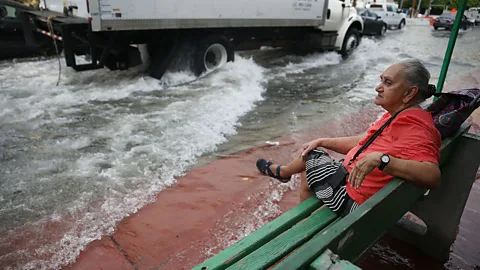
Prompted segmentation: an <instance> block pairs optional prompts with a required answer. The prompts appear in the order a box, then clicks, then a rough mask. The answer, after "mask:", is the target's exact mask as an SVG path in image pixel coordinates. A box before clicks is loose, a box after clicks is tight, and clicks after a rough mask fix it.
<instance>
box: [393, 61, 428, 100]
mask: <svg viewBox="0 0 480 270" xmlns="http://www.w3.org/2000/svg"><path fill="white" fill-rule="evenodd" d="M399 64H402V65H404V66H405V69H404V70H403V76H404V77H405V79H406V80H407V81H408V83H409V86H418V93H417V96H416V99H417V100H418V101H420V102H421V101H424V100H425V99H427V98H429V97H431V96H432V95H433V94H434V93H435V86H434V85H429V84H428V81H429V80H430V72H428V70H427V68H426V67H425V66H424V65H423V64H422V62H420V61H419V60H417V59H407V60H403V61H401V62H400V63H399Z"/></svg>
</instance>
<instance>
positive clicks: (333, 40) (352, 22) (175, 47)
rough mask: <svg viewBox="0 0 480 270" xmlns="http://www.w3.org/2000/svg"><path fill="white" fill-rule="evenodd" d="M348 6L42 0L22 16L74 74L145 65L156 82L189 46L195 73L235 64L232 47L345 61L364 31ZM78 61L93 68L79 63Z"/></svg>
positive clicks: (331, 1)
mask: <svg viewBox="0 0 480 270" xmlns="http://www.w3.org/2000/svg"><path fill="white" fill-rule="evenodd" d="M349 1H350V0H342V1H340V0H257V1H250V0H183V1H175V0H149V1H145V0H135V1H133V0H70V1H61V0H41V1H40V7H41V8H43V10H42V11H28V12H25V13H22V14H20V16H19V17H20V18H21V19H22V21H23V25H24V28H25V30H26V32H35V31H36V32H41V33H44V34H46V35H49V36H51V37H53V38H55V39H56V40H57V41H59V42H60V44H61V46H62V47H63V50H64V54H65V60H66V63H67V66H70V67H72V68H73V69H75V70H77V71H82V70H90V69H97V68H103V67H104V66H105V67H107V68H109V69H111V70H116V69H127V68H129V67H133V66H136V65H139V64H141V63H142V59H144V60H145V59H149V62H150V66H149V74H150V75H151V76H153V77H155V78H161V77H162V76H163V74H164V72H165V71H166V70H167V68H168V67H169V65H170V63H171V62H172V59H174V58H175V57H177V56H178V55H179V54H181V55H182V56H183V57H185V50H184V48H193V49H192V50H190V51H188V53H187V54H188V55H189V56H188V57H190V58H191V59H189V60H191V61H189V62H191V68H192V70H193V71H194V72H195V73H196V74H197V75H199V74H201V73H203V72H205V71H210V70H214V69H216V68H219V67H221V66H222V65H223V64H225V63H226V62H227V61H234V51H235V49H236V48H244V49H245V48H251V49H254V48H257V47H259V45H275V44H283V45H285V46H287V45H293V47H296V48H302V49H309V50H336V51H339V52H341V53H342V55H348V54H349V53H350V52H351V51H352V50H353V49H354V48H355V47H356V46H357V45H358V44H359V42H360V34H359V33H360V32H361V31H362V29H363V21H362V19H361V17H360V16H358V15H357V13H356V10H355V8H353V7H352V5H351V3H350V2H349ZM186 44H188V45H189V46H184V45H186ZM143 45H146V46H143ZM192 45H193V46H192ZM139 48H146V49H145V50H142V49H139ZM182 49H183V51H182ZM145 54H148V57H145ZM76 55H89V56H90V57H89V58H90V59H91V63H87V64H77V62H76V61H75V56H76Z"/></svg>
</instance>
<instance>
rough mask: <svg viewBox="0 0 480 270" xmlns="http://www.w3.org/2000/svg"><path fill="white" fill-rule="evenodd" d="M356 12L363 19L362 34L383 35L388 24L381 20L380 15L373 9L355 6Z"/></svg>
mask: <svg viewBox="0 0 480 270" xmlns="http://www.w3.org/2000/svg"><path fill="white" fill-rule="evenodd" d="M357 13H358V15H360V16H361V17H362V19H363V34H364V35H379V36H383V35H385V33H386V32H387V28H388V25H387V23H386V22H384V21H383V20H382V17H381V16H380V15H378V14H377V13H375V12H374V11H371V10H368V9H364V8H357Z"/></svg>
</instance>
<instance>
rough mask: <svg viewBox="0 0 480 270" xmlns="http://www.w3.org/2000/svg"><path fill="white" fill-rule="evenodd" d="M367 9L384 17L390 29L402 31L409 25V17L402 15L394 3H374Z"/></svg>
mask: <svg viewBox="0 0 480 270" xmlns="http://www.w3.org/2000/svg"><path fill="white" fill-rule="evenodd" d="M367 8H368V9H371V10H373V11H375V13H377V14H378V15H379V16H380V17H382V20H383V21H384V22H386V23H387V25H388V26H389V27H395V28H398V29H402V28H403V27H405V24H406V23H407V15H406V14H404V13H402V11H401V10H400V9H398V8H397V6H396V4H394V3H373V4H369V5H367Z"/></svg>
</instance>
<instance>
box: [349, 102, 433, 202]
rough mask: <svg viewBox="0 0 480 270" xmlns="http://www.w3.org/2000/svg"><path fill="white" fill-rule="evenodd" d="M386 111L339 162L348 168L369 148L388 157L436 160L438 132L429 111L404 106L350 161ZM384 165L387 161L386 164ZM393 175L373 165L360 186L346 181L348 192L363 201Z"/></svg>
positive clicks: (384, 184) (385, 119) (383, 120)
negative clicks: (352, 160) (404, 109)
mask: <svg viewBox="0 0 480 270" xmlns="http://www.w3.org/2000/svg"><path fill="white" fill-rule="evenodd" d="M390 117H391V116H390V113H388V112H387V113H385V114H384V115H383V116H382V118H381V119H380V120H378V121H377V122H375V123H374V124H373V125H372V126H370V128H369V129H368V130H367V136H366V137H365V139H363V140H362V141H360V142H359V143H358V145H357V146H356V147H354V148H353V149H351V150H350V151H349V152H348V153H347V155H346V157H345V161H344V163H343V165H344V166H345V167H347V169H348V172H351V171H352V169H353V167H354V166H355V163H356V162H357V161H358V160H361V159H362V158H363V157H364V156H365V155H367V154H369V153H371V152H381V153H385V154H388V155H390V156H392V157H396V158H400V159H405V160H416V161H429V162H433V163H436V164H438V160H439V158H440V146H441V143H442V142H441V136H440V132H438V130H437V129H436V128H435V125H434V124H433V120H432V115H431V114H430V113H429V112H426V111H424V110H422V109H415V110H407V111H403V112H401V113H400V114H399V115H398V116H397V117H396V118H395V119H394V120H393V121H392V122H391V123H390V125H389V126H388V127H386V128H385V129H384V130H383V132H382V133H381V134H380V136H378V137H377V138H376V139H375V140H374V141H373V143H372V144H371V145H370V146H368V147H367V149H365V150H364V151H363V152H362V153H361V154H360V155H359V156H358V157H357V159H356V160H355V162H353V164H351V165H350V166H347V165H348V162H349V161H350V159H351V158H352V157H353V156H354V155H355V153H356V152H357V150H358V149H359V148H360V147H361V146H362V145H363V144H364V143H365V142H366V141H367V140H368V138H370V137H371V136H372V135H373V134H374V133H375V131H377V130H378V129H379V128H380V127H381V126H382V125H383V124H384V123H385V122H386V121H387V120H388V119H389V118H390ZM387 166H388V165H387ZM392 179H393V176H390V175H388V174H386V173H385V172H383V171H380V170H379V169H378V168H375V169H374V170H373V171H372V172H371V173H370V174H368V175H367V176H365V179H364V180H363V182H362V184H361V186H360V187H359V188H358V189H354V188H352V187H351V186H350V183H347V193H348V195H349V196H350V197H351V198H352V199H353V200H354V201H356V202H357V203H364V202H365V201H366V200H367V199H368V198H370V197H371V196H373V194H375V193H376V192H377V191H379V190H380V189H382V188H383V187H384V186H386V185H387V184H388V183H389V182H390V181H391V180H392Z"/></svg>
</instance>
